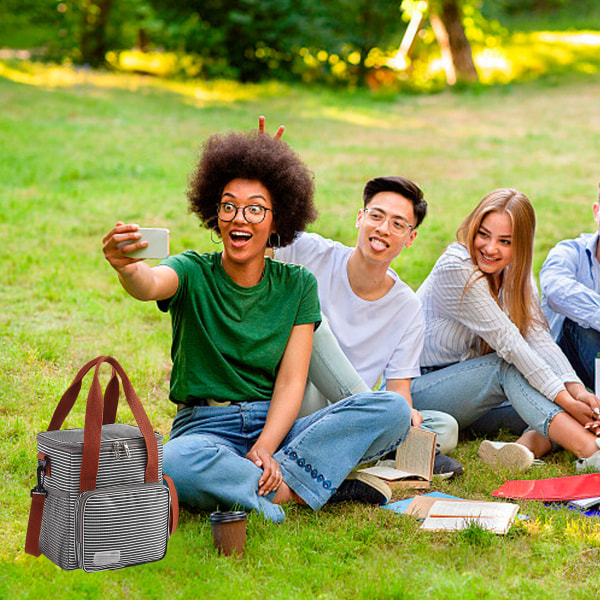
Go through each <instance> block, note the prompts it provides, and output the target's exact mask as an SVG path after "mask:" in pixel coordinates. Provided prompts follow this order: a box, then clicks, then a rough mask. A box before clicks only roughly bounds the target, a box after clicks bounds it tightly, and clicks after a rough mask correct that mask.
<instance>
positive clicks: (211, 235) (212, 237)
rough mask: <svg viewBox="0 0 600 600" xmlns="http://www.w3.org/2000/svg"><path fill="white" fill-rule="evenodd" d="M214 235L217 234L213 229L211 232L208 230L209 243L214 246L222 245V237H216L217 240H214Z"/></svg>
mask: <svg viewBox="0 0 600 600" xmlns="http://www.w3.org/2000/svg"><path fill="white" fill-rule="evenodd" d="M215 233H217V232H216V231H215V230H214V229H211V230H210V241H211V242H212V243H213V244H215V245H218V244H222V243H223V238H222V237H218V238H217V239H216V240H215V238H214V234H215ZM217 235H219V234H218V233H217Z"/></svg>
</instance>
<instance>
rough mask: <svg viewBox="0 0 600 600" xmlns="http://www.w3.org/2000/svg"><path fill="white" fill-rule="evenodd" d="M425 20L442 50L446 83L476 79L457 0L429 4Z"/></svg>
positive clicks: (443, 0) (473, 80)
mask: <svg viewBox="0 0 600 600" xmlns="http://www.w3.org/2000/svg"><path fill="white" fill-rule="evenodd" d="M429 20H430V21H431V27H432V28H433V32H434V33H435V37H436V39H437V41H438V44H439V45H440V49H441V52H442V65H443V67H444V71H445V72H446V81H447V82H448V84H449V85H454V84H455V83H457V82H465V83H473V82H475V81H478V79H479V77H478V75H477V70H476V69H475V63H474V62H473V53H472V51H471V44H469V40H468V39H467V36H466V35H465V29H464V27H463V23H462V11H461V9H460V4H459V3H458V1H457V0H441V2H430V3H429Z"/></svg>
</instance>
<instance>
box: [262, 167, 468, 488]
mask: <svg viewBox="0 0 600 600" xmlns="http://www.w3.org/2000/svg"><path fill="white" fill-rule="evenodd" d="M363 200H364V207H363V208H362V209H360V210H359V211H358V216H357V218H356V229H357V230H358V236H357V242H356V247H355V248H349V247H347V246H344V245H343V244H341V243H339V242H334V241H332V240H328V239H325V238H323V237H321V236H319V235H317V234H315V233H301V234H300V235H299V236H298V237H297V238H296V239H295V240H294V242H293V243H292V244H291V245H289V246H286V247H284V248H276V249H275V250H274V256H275V258H276V259H278V260H282V261H285V262H290V263H297V264H302V265H304V266H306V267H307V268H308V269H309V270H310V271H312V272H313V273H314V275H315V276H316V277H317V281H318V283H319V300H320V302H321V310H322V312H323V315H324V316H325V317H326V318H327V320H328V322H329V326H330V327H331V331H332V332H333V335H334V337H335V339H336V340H337V342H338V343H339V345H340V347H341V349H342V350H343V352H344V354H345V355H346V357H347V358H348V360H349V361H350V363H351V364H352V366H353V367H354V369H356V371H357V372H358V374H359V375H360V377H361V378H362V379H363V381H364V383H365V384H366V386H368V388H369V389H370V388H372V387H373V386H375V385H376V384H377V382H378V381H379V380H380V378H381V377H383V378H384V380H385V386H386V389H387V390H391V391H393V392H397V393H398V394H400V395H401V396H403V397H404V398H405V399H406V401H407V402H408V403H409V405H410V406H411V407H412V398H411V395H410V381H411V379H412V378H413V377H417V376H419V374H420V370H419V356H420V354H421V349H422V347H423V336H424V333H425V322H424V319H423V314H422V310H421V304H420V302H419V300H418V299H417V297H416V295H415V293H414V292H413V291H412V289H411V288H410V287H409V286H408V285H407V284H406V283H404V282H403V281H402V280H401V279H400V278H399V277H398V275H397V274H396V272H395V271H393V270H392V269H391V268H390V265H391V262H392V261H393V260H394V259H395V258H396V257H397V256H398V255H399V254H400V252H402V250H403V249H404V248H408V247H410V246H411V245H412V244H413V242H414V240H415V238H416V236H417V231H416V229H417V227H418V226H419V225H420V224H421V222H422V220H423V218H424V217H425V214H426V212H427V203H426V202H425V200H424V199H423V193H422V191H421V190H420V189H419V187H418V186H417V185H415V184H414V183H413V182H412V181H410V180H408V179H405V178H403V177H377V178H375V179H372V180H371V181H369V182H368V183H367V185H366V186H365V189H364V193H363ZM322 327H323V326H322ZM326 327H327V326H326V325H325V330H326ZM325 330H324V331H325ZM324 331H322V332H321V333H319V332H318V331H317V334H316V336H319V335H325V333H324ZM317 343H319V342H318V339H316V340H315V344H317ZM314 354H315V353H314V351H313V355H314ZM328 368H329V370H330V371H331V370H333V371H334V372H335V371H336V366H335V365H328ZM310 376H311V377H312V379H313V381H314V383H315V384H316V385H317V387H319V388H320V389H323V387H322V386H320V385H319V382H317V381H316V380H315V378H314V377H313V375H312V371H311V373H310ZM352 391H353V392H356V391H360V390H357V389H353V390H352ZM337 399H338V398H331V397H329V398H327V397H325V396H323V395H322V394H320V393H319V392H318V390H317V389H316V388H315V386H314V385H312V384H311V383H309V385H308V386H307V393H306V395H305V403H304V405H303V412H304V414H307V413H310V412H313V411H315V410H318V409H319V408H322V407H323V406H326V405H327V404H328V402H329V401H335V400H337ZM412 412H413V418H412V422H413V425H414V426H417V427H418V426H423V428H425V429H429V430H430V431H434V432H436V433H437V434H438V445H439V447H440V449H441V451H442V452H445V453H448V452H451V451H452V450H453V449H454V448H455V447H456V443H457V439H458V425H457V423H456V421H455V420H454V418H453V417H451V416H450V415H447V414H446V413H441V412H438V411H423V413H419V412H418V411H416V410H415V409H412ZM462 470H463V469H462V466H461V465H460V463H458V462H457V461H455V460H453V459H451V458H449V457H447V456H445V455H444V454H441V453H440V452H438V453H437V455H436V460H435V465H434V472H436V473H438V474H445V475H447V476H448V475H453V474H454V475H457V474H460V473H462Z"/></svg>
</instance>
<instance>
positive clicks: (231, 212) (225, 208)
mask: <svg viewBox="0 0 600 600" xmlns="http://www.w3.org/2000/svg"><path fill="white" fill-rule="evenodd" d="M238 210H241V211H242V216H243V217H244V219H245V220H246V222H248V223H253V224H257V223H262V222H263V221H264V220H265V217H266V216H267V211H268V210H270V211H271V212H273V211H272V209H270V208H267V207H266V206H261V205H260V204H248V206H236V205H235V204H233V203H232V202H219V204H217V217H219V220H221V221H225V222H226V223H228V222H229V221H233V220H234V219H235V218H236V217H237V214H238Z"/></svg>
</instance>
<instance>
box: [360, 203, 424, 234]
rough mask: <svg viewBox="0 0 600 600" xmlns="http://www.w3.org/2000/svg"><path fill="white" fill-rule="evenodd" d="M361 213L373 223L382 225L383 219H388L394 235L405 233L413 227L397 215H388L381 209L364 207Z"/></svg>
mask: <svg viewBox="0 0 600 600" xmlns="http://www.w3.org/2000/svg"><path fill="white" fill-rule="evenodd" d="M363 213H364V214H365V217H366V219H367V221H370V222H371V223H372V224H373V225H382V224H383V223H385V221H389V223H390V231H391V232H392V233H393V234H394V235H405V234H407V233H408V232H409V231H412V230H413V229H414V227H413V226H412V225H409V224H408V223H407V222H406V221H403V220H402V219H399V218H398V217H388V216H387V215H386V214H385V213H384V212H383V211H382V210H379V209H377V208H364V209H363Z"/></svg>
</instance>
